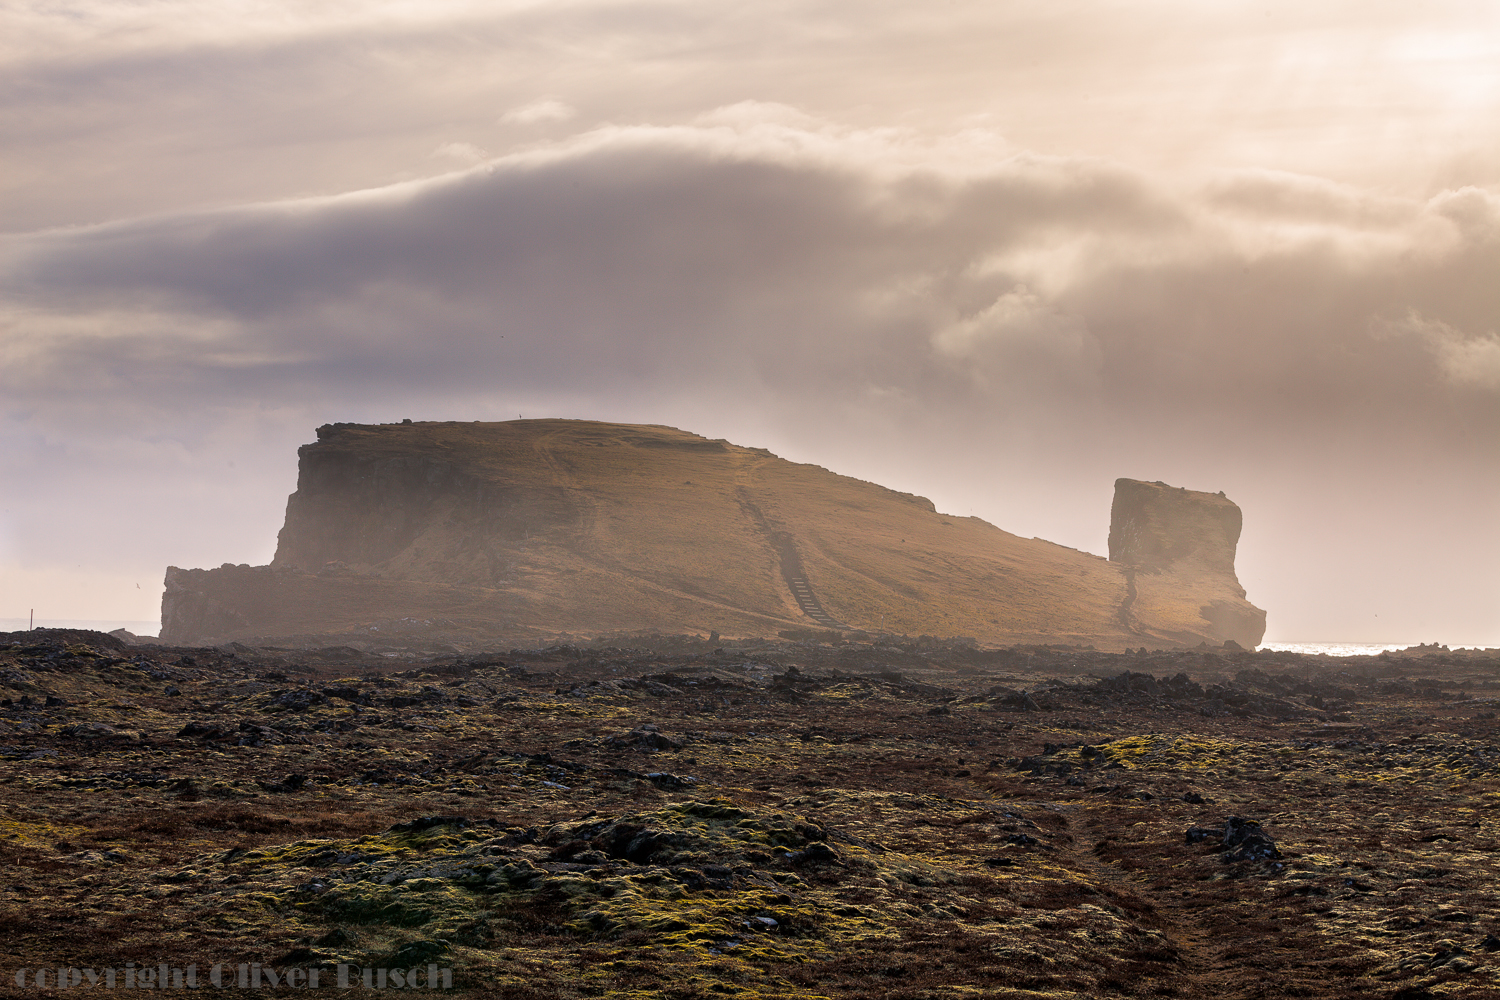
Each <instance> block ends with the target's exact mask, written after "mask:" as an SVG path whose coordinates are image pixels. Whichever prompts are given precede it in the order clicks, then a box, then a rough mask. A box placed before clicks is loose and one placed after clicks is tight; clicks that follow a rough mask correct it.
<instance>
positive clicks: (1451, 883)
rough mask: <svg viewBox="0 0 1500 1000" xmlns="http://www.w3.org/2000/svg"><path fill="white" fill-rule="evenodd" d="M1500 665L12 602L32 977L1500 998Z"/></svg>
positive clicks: (682, 990) (578, 989)
mask: <svg viewBox="0 0 1500 1000" xmlns="http://www.w3.org/2000/svg"><path fill="white" fill-rule="evenodd" d="M1497 700H1500V651H1495V650H1488V651H1464V650H1447V649H1445V648H1443V647H1437V646H1430V647H1416V648H1414V649H1411V650H1407V651H1405V652H1399V653H1388V654H1385V655H1383V656H1380V657H1352V658H1337V659H1335V658H1329V657H1326V656H1321V657H1310V656H1299V655H1296V654H1290V653H1277V652H1269V651H1262V652H1258V653H1257V652H1248V651H1243V650H1237V649H1228V650H1226V649H1208V648H1200V649H1198V650H1193V651H1179V652H1162V651H1158V652H1148V651H1146V650H1144V649H1142V650H1140V651H1137V652H1133V653H1124V654H1118V653H1101V652H1096V651H1093V650H1089V649H1077V648H1067V647H1018V648H1013V649H998V650H984V649H978V648H975V647H973V646H971V645H966V644H963V643H959V642H941V641H936V640H909V639H898V638H892V637H885V638H870V639H869V641H844V640H840V639H838V638H836V637H828V638H825V639H823V640H822V641H800V642H799V641H788V640H764V641H746V642H732V643H728V642H726V643H718V644H714V643H708V642H704V641H702V640H700V639H695V638H687V637H677V638H672V637H665V638H662V637H657V638H653V639H649V640H647V639H642V640H641V641H640V642H639V644H638V645H636V647H635V648H621V647H610V646H602V645H600V646H557V647H552V648H547V649H536V650H512V651H508V652H496V653H494V654H492V655H467V656H459V655H446V656H434V657H421V656H410V655H408V656H382V655H377V654H373V653H368V652H361V651H359V650H356V649H352V648H346V647H339V648H326V649H318V650H286V649H280V650H278V649H256V648H250V647H245V646H238V645H229V646H220V647H213V648H173V647H166V646H160V645H135V644H127V643H126V642H124V641H122V640H120V639H118V638H115V637H113V636H108V635H102V634H100V633H91V632H66V631H53V630H41V631H35V632H22V633H11V634H8V635H7V634H0V762H3V763H0V805H3V809H0V859H3V869H0V870H3V873H4V878H3V880H0V881H3V884H0V952H3V954H4V961H3V962H0V988H3V989H4V990H6V991H7V992H10V993H13V994H15V995H26V996H50V995H58V996H62V995H73V994H74V993H75V992H76V990H75V989H61V988H56V987H55V985H52V984H55V983H56V978H57V977H56V975H55V974H52V979H50V980H45V981H46V982H47V983H48V985H44V986H35V985H28V986H25V987H21V986H17V985H16V982H17V980H16V979H14V978H13V976H17V975H20V976H21V977H22V978H23V979H24V976H25V973H26V970H33V972H32V974H33V975H34V970H38V969H42V970H58V969H63V970H66V969H89V970H97V969H103V968H114V969H119V968H123V967H125V966H126V965H127V963H134V964H135V966H136V967H140V968H151V967H155V966H157V965H159V964H169V965H171V966H173V967H186V966H188V965H190V964H191V965H195V966H197V967H198V968H199V969H200V970H206V969H207V968H209V967H211V966H213V965H215V964H222V965H223V966H225V967H228V968H237V967H238V965H240V964H243V963H259V967H260V968H264V969H269V970H286V969H289V968H295V969H304V970H305V969H320V970H323V971H324V979H323V981H322V984H321V985H320V988H322V985H329V986H331V985H332V982H333V980H332V977H333V975H334V972H333V970H335V969H337V968H338V967H339V966H340V965H343V966H346V967H349V968H358V969H382V970H385V969H403V968H425V967H427V966H429V965H437V966H441V967H443V968H445V969H451V970H452V977H453V978H452V983H453V985H452V989H451V991H448V993H449V994H450V995H461V996H475V997H480V996H494V997H506V998H516V1000H543V998H547V1000H551V998H574V997H603V998H626V997H640V998H645V997H664V998H671V1000H691V998H710V997H712V998H743V1000H750V998H774V997H797V998H813V997H828V998H844V997H850V998H853V997H870V998H874V997H880V998H895V1000H917V998H949V997H952V998H960V997H964V998H968V997H996V998H1022V997H1027V998H1040V997H1048V998H1074V997H1076V998H1098V997H1110V996H1122V997H1181V998H1193V997H1205V998H1206V997H1214V998H1223V997H1233V998H1242V997H1243V998H1248V997H1268V998H1281V997H1348V998H1355V997H1358V998H1369V997H1389V998H1393V1000H1394V998H1401V1000H1417V998H1422V997H1484V996H1500V936H1497V935H1500V884H1497V881H1496V876H1497V874H1500V814H1497V812H1496V810H1497V808H1500V735H1497V728H1500V724H1497V721H1496V701H1497ZM263 987H264V988H263V989H262V990H261V991H259V992H258V993H257V995H268V996H269V995H279V994H284V995H287V996H292V995H298V994H301V993H305V992H306V989H305V988H289V987H287V986H285V985H281V986H274V987H273V986H270V985H266V984H263ZM83 988H86V989H87V988H88V986H87V984H84V985H83ZM102 988H103V987H102V986H101V987H96V989H102ZM353 988H355V989H359V988H361V987H358V986H357V984H356V986H355V987H353ZM351 995H353V994H351Z"/></svg>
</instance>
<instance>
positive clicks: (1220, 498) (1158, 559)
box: [1109, 479, 1266, 648]
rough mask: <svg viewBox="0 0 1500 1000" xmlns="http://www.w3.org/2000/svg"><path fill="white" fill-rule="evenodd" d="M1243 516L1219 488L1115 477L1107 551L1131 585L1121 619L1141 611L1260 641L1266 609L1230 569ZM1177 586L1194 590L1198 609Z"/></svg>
mask: <svg viewBox="0 0 1500 1000" xmlns="http://www.w3.org/2000/svg"><path fill="white" fill-rule="evenodd" d="M1243 524H1244V519H1243V517H1242V515H1241V514H1240V509H1239V507H1237V506H1236V505H1235V504H1234V503H1232V502H1231V501H1230V500H1229V499H1228V498H1227V497H1225V496H1224V494H1222V493H1199V492H1197V491H1194V490H1187V489H1182V488H1180V487H1174V486H1168V485H1167V484H1166V483H1162V482H1155V483H1147V482H1142V481H1140V480H1137V479H1117V480H1115V500H1114V504H1113V506H1112V507H1111V509H1110V522H1109V559H1110V562H1113V563H1118V564H1119V565H1120V566H1121V567H1123V568H1124V569H1125V571H1126V573H1127V576H1128V578H1129V584H1130V589H1131V598H1130V600H1129V602H1128V603H1127V605H1126V606H1125V607H1124V608H1123V609H1122V619H1123V620H1125V621H1127V622H1128V621H1130V620H1132V619H1140V618H1142V616H1144V617H1147V618H1151V619H1153V620H1155V621H1157V622H1158V623H1159V625H1160V626H1163V627H1168V628H1170V627H1171V626H1172V625H1174V624H1175V625H1176V626H1178V627H1179V628H1181V629H1182V630H1183V631H1186V632H1194V631H1199V630H1200V629H1201V626H1202V624H1204V623H1206V624H1207V625H1208V626H1209V628H1210V629H1212V631H1213V634H1214V635H1216V636H1222V637H1223V638H1225V639H1233V640H1234V641H1235V642H1238V643H1239V644H1240V645H1242V646H1245V647H1247V648H1248V647H1254V646H1256V645H1259V643H1260V640H1261V639H1262V638H1263V637H1264V636H1265V632H1266V613H1265V612H1264V611H1262V610H1260V609H1259V608H1257V607H1255V606H1254V605H1252V604H1250V603H1249V602H1248V601H1247V600H1245V588H1243V587H1241V586H1240V581H1239V578H1238V577H1237V576H1236V575H1235V571H1234V555H1235V548H1236V546H1238V545H1239V540H1240V529H1241V527H1242V525H1243ZM1183 594H1192V595H1197V597H1196V599H1197V600H1198V601H1199V604H1198V607H1197V609H1196V617H1195V616H1194V615H1192V614H1189V613H1188V612H1190V611H1191V610H1192V604H1191V601H1190V602H1189V603H1188V604H1187V605H1183V604H1182V599H1181V595H1183ZM1170 605H1176V607H1175V608H1171V607H1169V606H1170Z"/></svg>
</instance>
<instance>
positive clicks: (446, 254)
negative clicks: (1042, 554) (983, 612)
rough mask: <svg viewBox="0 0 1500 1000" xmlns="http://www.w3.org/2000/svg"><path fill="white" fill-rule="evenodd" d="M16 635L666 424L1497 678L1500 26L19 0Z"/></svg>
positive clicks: (1496, 14)
mask: <svg viewBox="0 0 1500 1000" xmlns="http://www.w3.org/2000/svg"><path fill="white" fill-rule="evenodd" d="M0 88H3V90H4V93H5V94H6V95H7V97H6V100H5V101H4V102H0V468H3V469H4V470H5V474H4V476H3V479H0V618H13V617H16V616H21V617H24V616H25V614H26V612H27V610H28V609H29V608H31V607H36V608H38V609H39V614H45V616H46V617H48V618H54V619H56V618H120V619H151V618H153V617H155V615H156V611H157V608H158V606H159V600H160V593H161V580H162V574H163V570H164V568H165V566H166V565H168V564H169V563H170V564H175V565H181V566H214V565H218V564H220V563H222V562H225V561H230V562H264V561H266V560H267V559H268V558H269V557H270V555H271V552H272V550H273V547H274V544H275V537H276V532H277V530H278V528H279V526H280V522H281V517H282V514H283V511H284V506H285V498H286V495H287V494H288V493H289V492H291V490H292V488H293V487H294V485H295V475H296V464H295V462H296V448H297V446H298V445H299V444H302V443H305V442H306V441H308V440H311V438H312V430H313V428H314V427H315V426H316V425H318V424H320V423H324V422H329V421H387V420H399V419H401V418H403V417H412V418H416V419H463V420H470V419H507V418H511V417H514V416H515V415H516V413H518V412H525V413H526V414H527V415H528V416H543V415H553V416H576V417H588V418H596V419H606V420H621V421H635V422H649V423H665V424H671V425H674V426H680V427H684V428H687V429H690V430H694V431H697V432H699V433H703V434H707V435H709V436H711V437H726V438H729V439H730V440H733V441H736V442H738V443H742V444H747V445H755V446H765V447H769V448H771V449H772V450H773V451H776V452H777V453H779V454H782V455H784V456H786V457H789V458H794V459H797V460H799V461H809V462H816V463H817V464H820V465H824V466H827V467H829V468H831V469H834V470H836V471H839V472H844V473H847V474H851V475H856V476H859V477H861V478H866V479H871V480H874V481H876V482H880V483H882V484H885V485H888V486H891V487H894V488H897V489H902V490H908V491H913V492H918V493H922V494H924V495H927V496H931V497H932V498H933V499H934V500H935V501H936V502H937V504H938V506H939V508H940V509H944V510H948V511H952V512H954V513H958V514H971V513H972V514H975V515H978V516H980V517H983V518H985V519H986V520H989V521H991V522H993V523H995V524H998V525H1000V526H1001V527H1004V528H1006V529H1007V530H1011V531H1014V532H1016V533H1018V534H1022V535H1040V536H1042V537H1046V538H1050V539H1053V540H1055V541H1059V542H1062V543H1064V544H1068V545H1074V546H1077V547H1081V548H1084V549H1087V550H1090V551H1095V552H1101V551H1103V549H1104V537H1105V533H1106V531H1107V528H1108V516H1109V501H1110V492H1111V488H1112V484H1113V481H1114V479H1115V478H1117V477H1120V476H1127V477H1132V478H1141V479H1148V480H1155V479H1161V480H1164V481H1167V482H1171V483H1174V484H1177V485H1183V486H1188V487H1191V488H1195V489H1203V490H1210V491H1215V492H1216V491H1218V490H1224V491H1225V492H1226V493H1227V494H1228V495H1229V496H1230V497H1231V498H1232V499H1234V500H1235V501H1236V502H1238V503H1239V504H1240V505H1241V507H1242V508H1243V509H1244V512H1245V524H1246V529H1245V535H1244V538H1243V540H1242V544H1241V551H1240V560H1239V567H1240V576H1241V580H1242V582H1243V583H1244V584H1245V586H1246V588H1247V590H1248V591H1249V597H1250V599H1251V600H1252V601H1253V602H1255V603H1256V604H1258V605H1259V606H1261V607H1264V608H1266V609H1267V611H1268V612H1269V616H1270V631H1269V633H1268V636H1269V637H1270V638H1278V639H1288V640H1318V639H1341V640H1348V641H1371V642H1377V641H1388V640H1389V641H1418V640H1421V641H1433V640H1441V641H1444V642H1448V643H1450V644H1475V643H1484V644H1489V645H1500V517H1497V516H1496V514H1497V510H1496V506H1497V500H1496V498H1497V497H1500V445H1497V442H1500V281H1497V280H1496V275H1500V129H1497V128H1496V127H1495V123H1496V122H1497V121H1500V5H1497V4H1495V3H1492V2H1488V0H1483V2H1477V0H1467V2H1459V0H1451V2H1444V0H1439V2H1432V3H1425V4H1420V5H1419V4H1412V3H1409V2H1401V3H1397V2H1380V0H1363V2H1359V3H1355V2H1352V0H1351V2H1327V3H1317V4H1308V3H1306V2H1286V0H1276V2H1251V0H1245V2H1218V3H1202V2H1200V0H1130V2H1124V0H1119V2H1105V0H1095V2H1082V0H1050V2H1045V3H1044V2H1040V0H1037V2H1032V0H1017V2H1004V0H1002V2H996V0H982V2H981V0H974V2H967V0H956V2H953V3H949V4H945V5H942V6H941V7H939V6H938V5H934V4H930V3H913V2H894V0H893V2H879V0H877V2H869V0H862V2H860V3H857V4H855V3H846V2H840V0H825V2H819V3H811V2H805V0H804V2H795V0H785V2H778V0H771V2H767V3H763V4H755V5H744V4H728V3H705V2H701V0H695V2H692V3H689V2H686V0H656V2H651V0H571V2H553V3H535V2H528V3H521V2H516V3H473V2H459V0H450V2H433V0H428V2H423V3H409V2H385V3H382V2H373V3H372V2H360V3H354V2H336V3H319V4H306V3H290V2H271V0H263V2H251V0H245V2H237V3H212V4H203V3H196V2H195V3H188V2H184V0H158V2H152V0H143V2H138V3H131V4H121V3H117V2H109V3H105V2H91V0H75V2H70V3H54V2H46V3H43V2H39V0H32V2H25V0H22V2H15V3H8V4H3V5H0Z"/></svg>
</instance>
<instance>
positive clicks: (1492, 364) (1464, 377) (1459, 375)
mask: <svg viewBox="0 0 1500 1000" xmlns="http://www.w3.org/2000/svg"><path fill="white" fill-rule="evenodd" d="M1375 332H1376V334H1377V335H1378V336H1384V337H1394V336H1403V335H1405V336H1410V337H1415V338H1416V339H1418V340H1420V341H1421V342H1422V343H1423V344H1425V345H1426V346H1427V348H1428V350H1430V351H1431V352H1432V354H1433V357H1435V358H1436V359H1437V363H1438V367H1439V368H1440V369H1441V370H1442V372H1443V374H1444V375H1445V376H1447V377H1448V379H1450V380H1451V381H1452V382H1453V383H1455V384H1456V385H1460V386H1470V387H1473V388H1478V389H1494V390H1500V336H1496V335H1495V333H1494V332H1493V331H1491V332H1489V333H1485V334H1468V333H1465V332H1464V331H1462V330H1459V329H1456V328H1455V327H1452V326H1449V325H1448V324H1447V323H1444V322H1443V321H1442V320H1437V319H1428V318H1427V317H1425V316H1423V315H1422V314H1421V313H1419V312H1417V311H1416V310H1415V309H1413V310H1411V311H1410V312H1408V313H1407V314H1406V316H1405V317H1404V318H1403V319H1400V320H1396V321H1390V320H1377V321H1376V322H1375Z"/></svg>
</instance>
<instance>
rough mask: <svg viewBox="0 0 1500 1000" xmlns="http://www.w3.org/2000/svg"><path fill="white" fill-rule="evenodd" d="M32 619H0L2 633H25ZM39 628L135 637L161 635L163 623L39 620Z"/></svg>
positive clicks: (113, 620)
mask: <svg viewBox="0 0 1500 1000" xmlns="http://www.w3.org/2000/svg"><path fill="white" fill-rule="evenodd" d="M29 621H30V619H27V618H0V632H23V631H25V630H26V626H27V624H28V622H29ZM36 627H37V628H83V629H92V630H93V631H95V632H113V631H114V630H115V629H117V628H122V629H124V630H125V631H127V632H130V633H133V634H135V635H149V636H156V635H160V634H161V622H160V620H158V621H124V620H121V619H115V618H109V619H103V618H38V619H37V620H36Z"/></svg>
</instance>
